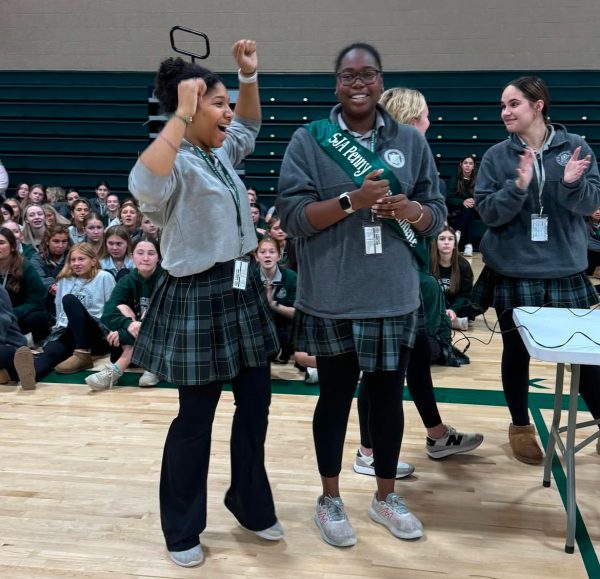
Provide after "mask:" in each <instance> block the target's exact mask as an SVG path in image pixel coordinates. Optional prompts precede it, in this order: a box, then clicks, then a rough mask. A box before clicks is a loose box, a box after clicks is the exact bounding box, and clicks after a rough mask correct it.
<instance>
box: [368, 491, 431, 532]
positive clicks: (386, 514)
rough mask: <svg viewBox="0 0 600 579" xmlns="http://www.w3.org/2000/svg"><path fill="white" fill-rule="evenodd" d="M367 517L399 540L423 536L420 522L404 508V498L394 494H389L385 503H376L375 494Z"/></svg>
mask: <svg viewBox="0 0 600 579" xmlns="http://www.w3.org/2000/svg"><path fill="white" fill-rule="evenodd" d="M369 517H371V519H373V520H374V521H375V522H376V523H379V524H380V525H383V526H384V527H386V528H387V529H388V530H389V532H390V533H392V535H394V537H398V538H399V539H419V538H420V537H422V536H423V525H422V524H421V521H419V519H417V517H415V516H414V515H413V514H412V513H411V512H410V511H409V510H408V509H407V508H406V504H405V503H404V498H403V497H400V496H398V495H397V494H396V493H390V494H389V495H388V496H387V497H386V498H385V501H378V500H377V493H375V494H374V495H373V500H372V501H371V506H370V507H369Z"/></svg>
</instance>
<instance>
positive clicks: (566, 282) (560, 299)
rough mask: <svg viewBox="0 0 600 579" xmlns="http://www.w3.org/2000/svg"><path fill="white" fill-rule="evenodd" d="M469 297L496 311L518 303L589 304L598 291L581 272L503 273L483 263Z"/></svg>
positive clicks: (533, 305) (576, 305) (507, 308)
mask: <svg viewBox="0 0 600 579" xmlns="http://www.w3.org/2000/svg"><path fill="white" fill-rule="evenodd" d="M471 301H472V303H474V304H478V305H480V306H481V307H482V308H489V307H493V308H496V309H497V310H499V311H502V310H510V309H513V308H518V307H527V306H531V307H542V306H546V307H554V308H589V307H590V306H593V305H594V304H597V303H598V294H597V293H596V290H595V288H594V286H593V285H592V284H591V283H590V280H589V279H588V278H587V276H586V275H585V273H577V274H575V275H570V276H567V277H559V278H551V279H531V278H516V277H507V276H504V275H501V274H499V273H497V272H495V271H494V270H493V269H491V268H489V267H488V266H485V267H484V268H483V270H482V272H481V275H480V276H479V279H478V280H477V282H476V283H475V286H474V287H473V293H472V295H471Z"/></svg>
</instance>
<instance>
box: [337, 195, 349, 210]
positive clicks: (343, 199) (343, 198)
mask: <svg viewBox="0 0 600 579" xmlns="http://www.w3.org/2000/svg"><path fill="white" fill-rule="evenodd" d="M338 199H339V201H340V205H341V207H342V209H343V210H344V211H346V210H348V209H352V203H351V202H350V198H349V197H348V196H347V195H341V196H340V197H338Z"/></svg>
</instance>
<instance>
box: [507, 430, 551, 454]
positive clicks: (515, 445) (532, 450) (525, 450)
mask: <svg viewBox="0 0 600 579" xmlns="http://www.w3.org/2000/svg"><path fill="white" fill-rule="evenodd" d="M508 440H509V442H510V447H511V448H512V451H513V455H514V457H515V458H516V459H517V460H520V461H521V462H524V463H526V464H540V463H541V462H542V460H543V459H544V453H543V452H542V449H541V448H540V446H539V444H538V443H537V439H536V437H535V428H534V426H533V424H529V425H527V426H515V425H514V424H511V425H510V426H509V428H508Z"/></svg>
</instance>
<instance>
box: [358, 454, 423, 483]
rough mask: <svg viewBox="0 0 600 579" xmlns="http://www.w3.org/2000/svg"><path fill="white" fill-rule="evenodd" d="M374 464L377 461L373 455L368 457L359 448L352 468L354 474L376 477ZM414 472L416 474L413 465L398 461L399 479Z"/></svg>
mask: <svg viewBox="0 0 600 579" xmlns="http://www.w3.org/2000/svg"><path fill="white" fill-rule="evenodd" d="M374 464H375V460H374V459H373V455H371V456H367V455H366V454H363V453H362V452H361V450H360V448H359V449H358V450H357V451H356V458H355V459H354V464H353V465H352V468H353V469H354V472H357V473H358V474H367V475H369V476H375V466H374ZM413 472H415V467H414V466H413V465H412V464H407V463H406V462H400V461H398V466H397V467H396V478H397V479H398V478H404V477H407V476H410V475H411V474H412V473H413Z"/></svg>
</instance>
